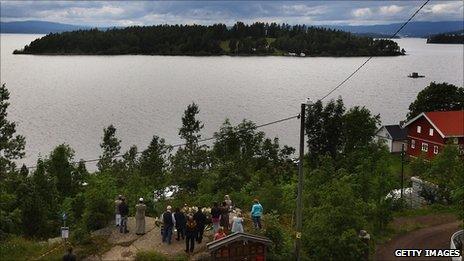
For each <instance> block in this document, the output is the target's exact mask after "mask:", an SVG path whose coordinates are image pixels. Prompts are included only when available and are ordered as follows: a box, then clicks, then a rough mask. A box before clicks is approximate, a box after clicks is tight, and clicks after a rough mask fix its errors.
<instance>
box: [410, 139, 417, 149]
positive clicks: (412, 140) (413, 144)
mask: <svg viewBox="0 0 464 261" xmlns="http://www.w3.org/2000/svg"><path fill="white" fill-rule="evenodd" d="M415 148H416V140H414V139H411V149H415Z"/></svg>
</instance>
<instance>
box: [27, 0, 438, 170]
mask: <svg viewBox="0 0 464 261" xmlns="http://www.w3.org/2000/svg"><path fill="white" fill-rule="evenodd" d="M429 1H430V0H427V1H425V2H424V3H423V4H422V5H421V6H420V7H419V8H418V9H417V10H416V11H415V12H414V14H413V15H412V16H411V17H409V19H408V20H407V21H406V22H404V23H403V24H402V25H401V26H400V27H399V28H398V29H397V30H396V32H395V33H394V34H393V35H392V36H390V38H394V37H395V36H396V35H397V34H398V33H399V32H400V31H401V30H402V29H403V28H404V27H405V26H406V25H407V24H408V23H409V22H410V21H411V20H412V19H413V18H414V17H415V16H416V14H417V13H419V11H420V10H422V8H424V6H425V5H427V3H428V2H429ZM373 57H374V56H370V57H369V58H367V59H366V61H364V62H363V63H362V64H361V65H360V66H359V67H358V68H356V69H355V70H354V71H353V72H352V73H351V74H350V75H348V77H346V78H345V79H344V80H343V81H341V82H340V83H339V84H338V85H337V86H336V87H335V88H333V89H332V90H330V91H329V92H328V93H327V94H326V95H324V96H323V97H322V98H320V99H319V100H320V101H322V100H324V99H325V98H327V97H328V96H329V95H330V94H332V93H333V92H334V91H336V90H337V89H339V88H340V87H341V86H342V85H343V84H345V83H346V82H347V81H348V80H349V79H351V77H353V75H355V74H356V73H357V72H358V71H359V70H360V69H361V68H362V67H364V65H366V64H367V63H368V62H369V61H370V60H371V59H372V58H373ZM299 117H300V115H299V114H298V115H294V116H290V117H287V118H282V119H279V120H275V121H271V122H268V123H264V124H260V125H257V126H256V127H255V128H256V129H258V128H262V127H265V126H269V125H273V124H277V123H281V122H284V121H288V120H292V119H295V118H299ZM213 139H215V137H214V136H212V137H209V138H204V139H200V140H198V143H203V142H206V141H210V140H213ZM185 145H187V144H186V143H179V144H175V145H171V147H172V148H176V147H182V146H185ZM141 153H142V151H139V152H137V154H141ZM123 156H124V154H118V155H116V156H114V157H112V158H121V157H123ZM99 160H100V159H99V158H98V159H90V160H80V161H74V162H72V163H73V164H76V163H80V162H83V163H89V162H97V161H99ZM36 167H37V165H35V166H30V167H27V169H33V168H36Z"/></svg>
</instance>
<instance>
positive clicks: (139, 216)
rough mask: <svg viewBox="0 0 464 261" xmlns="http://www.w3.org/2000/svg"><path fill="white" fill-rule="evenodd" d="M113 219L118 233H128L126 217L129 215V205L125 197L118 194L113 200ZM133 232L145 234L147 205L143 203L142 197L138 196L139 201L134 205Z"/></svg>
mask: <svg viewBox="0 0 464 261" xmlns="http://www.w3.org/2000/svg"><path fill="white" fill-rule="evenodd" d="M114 205H115V210H114V212H115V215H116V217H115V219H116V222H115V223H116V226H118V227H119V232H120V233H129V230H128V229H127V219H128V217H129V206H128V205H127V203H126V199H125V198H124V197H123V196H122V195H119V196H118V198H117V199H116V201H115V204H114ZM135 210H136V212H135V234H137V235H143V234H145V211H146V210H147V206H146V205H145V203H144V201H143V198H139V202H138V203H137V204H136V205H135Z"/></svg>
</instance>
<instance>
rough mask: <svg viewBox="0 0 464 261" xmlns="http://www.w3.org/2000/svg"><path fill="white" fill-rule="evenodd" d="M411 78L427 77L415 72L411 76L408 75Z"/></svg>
mask: <svg viewBox="0 0 464 261" xmlns="http://www.w3.org/2000/svg"><path fill="white" fill-rule="evenodd" d="M408 77H409V78H424V77H425V75H419V74H418V73H417V72H413V73H411V74H410V75H408Z"/></svg>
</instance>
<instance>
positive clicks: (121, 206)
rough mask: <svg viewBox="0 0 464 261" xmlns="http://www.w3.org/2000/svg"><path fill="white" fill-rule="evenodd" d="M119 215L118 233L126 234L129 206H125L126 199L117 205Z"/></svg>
mask: <svg viewBox="0 0 464 261" xmlns="http://www.w3.org/2000/svg"><path fill="white" fill-rule="evenodd" d="M119 214H120V215H121V225H120V226H119V232H120V233H124V234H125V233H128V232H129V230H127V218H128V216H129V206H127V203H126V199H125V198H122V199H121V204H119Z"/></svg>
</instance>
